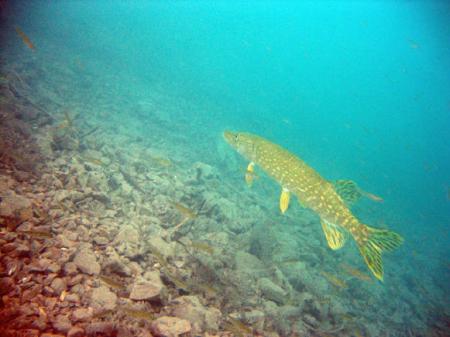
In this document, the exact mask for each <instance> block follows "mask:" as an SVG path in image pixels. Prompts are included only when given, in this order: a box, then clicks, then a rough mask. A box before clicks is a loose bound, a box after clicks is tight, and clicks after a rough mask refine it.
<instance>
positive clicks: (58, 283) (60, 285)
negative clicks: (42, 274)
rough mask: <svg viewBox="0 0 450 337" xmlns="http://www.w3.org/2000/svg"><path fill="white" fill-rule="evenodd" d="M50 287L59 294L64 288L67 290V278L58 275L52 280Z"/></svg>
mask: <svg viewBox="0 0 450 337" xmlns="http://www.w3.org/2000/svg"><path fill="white" fill-rule="evenodd" d="M50 287H51V288H52V289H53V290H54V291H55V294H56V295H58V296H59V295H60V294H61V293H62V292H63V291H64V290H66V288H67V285H66V281H65V280H63V279H62V278H59V277H57V278H55V279H54V280H53V281H52V283H51V284H50Z"/></svg>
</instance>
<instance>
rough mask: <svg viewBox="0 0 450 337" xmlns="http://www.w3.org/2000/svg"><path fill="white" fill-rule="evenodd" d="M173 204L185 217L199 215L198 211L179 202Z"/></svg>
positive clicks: (189, 217)
mask: <svg viewBox="0 0 450 337" xmlns="http://www.w3.org/2000/svg"><path fill="white" fill-rule="evenodd" d="M172 204H173V206H174V207H175V209H176V210H177V211H178V212H180V213H181V214H182V215H183V216H184V217H185V218H188V219H195V218H196V217H197V213H195V212H194V211H193V210H192V209H190V208H188V207H186V206H184V205H182V204H180V203H178V202H173V203H172Z"/></svg>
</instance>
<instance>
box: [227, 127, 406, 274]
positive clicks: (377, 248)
mask: <svg viewBox="0 0 450 337" xmlns="http://www.w3.org/2000/svg"><path fill="white" fill-rule="evenodd" d="M224 138H225V140H226V141H227V142H228V143H229V144H230V145H231V146H232V147H233V148H234V149H236V150H237V151H238V152H239V153H240V154H241V155H243V156H244V157H246V158H247V159H248V160H249V161H250V162H251V163H254V164H256V165H258V166H260V167H261V168H262V169H263V170H264V171H265V172H266V173H267V174H268V175H269V176H270V177H272V178H273V179H275V180H276V181H277V182H278V183H279V184H280V185H281V187H282V188H283V190H288V191H289V192H291V193H293V194H294V195H296V196H297V198H298V200H299V201H300V203H301V205H302V206H304V207H307V208H310V209H312V210H313V211H314V212H315V213H317V214H318V215H319V217H320V218H321V222H322V226H323V228H324V230H325V231H326V234H327V235H326V237H327V239H328V240H329V241H328V243H329V245H330V247H331V248H333V249H338V248H340V247H342V245H343V244H344V240H343V238H344V236H343V235H344V233H345V232H349V233H350V234H351V235H352V237H353V238H354V239H355V241H356V242H357V243H358V246H359V249H360V252H361V254H362V255H363V257H364V260H365V261H366V263H367V265H368V267H369V269H370V270H371V271H372V272H373V273H374V275H375V276H376V277H377V278H378V279H380V280H382V279H383V266H382V263H381V253H382V251H383V250H387V249H392V248H395V247H397V246H399V245H400V244H401V243H402V241H403V239H402V238H401V237H400V235H398V234H396V233H394V232H391V231H387V230H378V229H375V228H371V227H369V226H367V225H365V224H362V223H360V222H359V220H358V219H357V218H356V217H355V216H354V215H353V214H352V212H351V210H350V209H349V208H348V206H347V205H346V203H345V202H344V200H343V199H342V198H341V197H340V196H339V194H338V193H337V191H336V190H335V188H334V186H333V184H332V183H330V182H329V181H327V180H326V179H324V178H322V177H321V176H320V175H319V173H318V172H317V171H315V170H314V169H313V168H312V167H310V166H309V165H307V164H306V163H305V162H304V161H303V160H301V159H300V158H298V157H297V156H295V155H294V154H292V153H291V152H289V151H287V150H286V149H284V148H282V147H281V146H279V145H277V144H274V143H272V142H270V141H268V140H266V139H264V138H262V137H259V136H257V135H253V134H250V133H243V132H231V131H225V132H224ZM327 231H328V232H327Z"/></svg>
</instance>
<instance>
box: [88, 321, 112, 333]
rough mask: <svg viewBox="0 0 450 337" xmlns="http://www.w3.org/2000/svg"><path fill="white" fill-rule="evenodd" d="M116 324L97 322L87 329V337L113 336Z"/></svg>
mask: <svg viewBox="0 0 450 337" xmlns="http://www.w3.org/2000/svg"><path fill="white" fill-rule="evenodd" d="M113 332H114V324H113V323H112V322H95V323H90V324H88V326H87V327H86V335H87V336H113Z"/></svg>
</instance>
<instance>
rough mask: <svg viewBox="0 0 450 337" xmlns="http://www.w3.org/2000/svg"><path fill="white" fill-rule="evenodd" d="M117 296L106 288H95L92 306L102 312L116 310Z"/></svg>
mask: <svg viewBox="0 0 450 337" xmlns="http://www.w3.org/2000/svg"><path fill="white" fill-rule="evenodd" d="M116 303H117V295H116V294H115V293H113V292H112V291H111V290H109V288H108V287H106V286H100V287H98V288H94V290H93V291H92V295H91V302H90V305H91V306H92V307H93V308H94V309H96V310H100V311H106V310H114V309H115V308H116Z"/></svg>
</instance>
